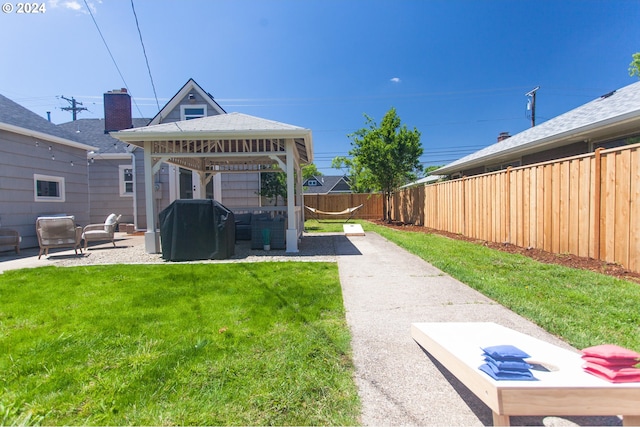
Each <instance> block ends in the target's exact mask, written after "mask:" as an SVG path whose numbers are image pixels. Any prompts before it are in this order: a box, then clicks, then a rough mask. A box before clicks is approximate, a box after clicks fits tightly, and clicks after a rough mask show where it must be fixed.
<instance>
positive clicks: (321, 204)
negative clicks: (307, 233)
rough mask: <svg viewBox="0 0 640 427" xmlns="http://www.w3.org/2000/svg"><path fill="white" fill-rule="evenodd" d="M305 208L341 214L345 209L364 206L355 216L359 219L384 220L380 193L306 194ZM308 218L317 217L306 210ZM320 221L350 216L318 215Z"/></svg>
mask: <svg viewBox="0 0 640 427" xmlns="http://www.w3.org/2000/svg"><path fill="white" fill-rule="evenodd" d="M304 204H305V206H309V207H311V208H315V209H319V210H321V211H325V212H341V211H343V210H345V209H348V208H352V207H355V206H359V205H360V204H364V206H362V208H360V209H358V210H357V211H356V213H355V214H354V215H353V218H359V219H382V218H383V213H382V195H381V194H378V193H366V194H360V193H357V194H356V193H354V194H350V193H346V194H306V195H305V196H304ZM305 217H306V218H313V217H315V216H314V214H312V213H311V212H309V211H308V210H305ZM318 217H319V218H320V219H345V220H346V219H347V218H349V215H348V214H346V215H337V216H336V215H322V214H320V215H318Z"/></svg>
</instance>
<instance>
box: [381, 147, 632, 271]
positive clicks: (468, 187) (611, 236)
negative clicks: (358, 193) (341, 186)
mask: <svg viewBox="0 0 640 427" xmlns="http://www.w3.org/2000/svg"><path fill="white" fill-rule="evenodd" d="M392 209H393V210H392V214H393V215H394V219H396V220H399V221H403V222H405V223H413V224H416V225H422V226H425V227H429V228H433V229H436V230H442V231H448V232H452V233H458V234H462V235H464V236H468V237H471V238H476V239H481V240H486V241H491V242H506V243H511V244H514V245H517V246H521V247H532V248H537V249H543V250H545V251H549V252H554V253H568V254H574V255H578V256H581V257H591V258H595V259H600V260H602V261H606V262H611V263H617V264H620V265H622V266H624V267H625V268H627V269H629V270H631V271H634V272H640V144H635V145H628V146H625V147H619V148H614V149H609V150H601V149H598V150H597V151H596V152H595V153H589V154H585V155H581V156H576V157H569V158H565V159H559V160H555V161H551V162H546V163H540V164H535V165H528V166H522V167H518V168H509V169H507V170H504V171H499V172H494V173H488V174H485V175H478V176H472V177H468V178H462V179H458V180H455V181H447V182H442V183H437V184H431V185H427V186H424V187H414V188H408V189H405V190H402V191H399V192H397V193H395V194H394V197H393V201H392Z"/></svg>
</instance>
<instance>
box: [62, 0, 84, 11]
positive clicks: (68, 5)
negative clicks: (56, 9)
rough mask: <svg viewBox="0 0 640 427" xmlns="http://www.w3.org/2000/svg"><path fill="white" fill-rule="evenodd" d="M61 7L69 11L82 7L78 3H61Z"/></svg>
mask: <svg viewBox="0 0 640 427" xmlns="http://www.w3.org/2000/svg"><path fill="white" fill-rule="evenodd" d="M62 5H63V6H64V7H66V8H67V9H71V10H81V9H82V5H81V4H80V3H78V2H77V1H65V2H64V3H62Z"/></svg>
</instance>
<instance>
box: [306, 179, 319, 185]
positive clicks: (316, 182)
mask: <svg viewBox="0 0 640 427" xmlns="http://www.w3.org/2000/svg"><path fill="white" fill-rule="evenodd" d="M307 186H309V187H317V186H318V181H317V180H315V179H309V180H307Z"/></svg>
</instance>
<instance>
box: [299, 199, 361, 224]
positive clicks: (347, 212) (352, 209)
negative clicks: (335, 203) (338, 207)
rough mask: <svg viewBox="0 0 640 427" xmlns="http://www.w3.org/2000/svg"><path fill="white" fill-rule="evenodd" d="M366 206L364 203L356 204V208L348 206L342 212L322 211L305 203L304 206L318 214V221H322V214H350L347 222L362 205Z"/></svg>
mask: <svg viewBox="0 0 640 427" xmlns="http://www.w3.org/2000/svg"><path fill="white" fill-rule="evenodd" d="M363 206H364V203H363V204H361V205H360V206H356V207H354V208H347V209H345V210H343V211H340V212H326V211H321V210H320V209H316V208H310V207H309V206H307V205H305V206H304V207H305V208H307V209H309V210H310V211H311V212H313V213H314V214H315V215H316V219H317V220H318V221H320V217H319V214H320V215H347V214H348V215H349V218H347V220H346V221H345V222H349V220H350V219H351V217H353V215H354V214H355V213H356V211H357V210H358V209H360V208H361V207H363Z"/></svg>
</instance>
